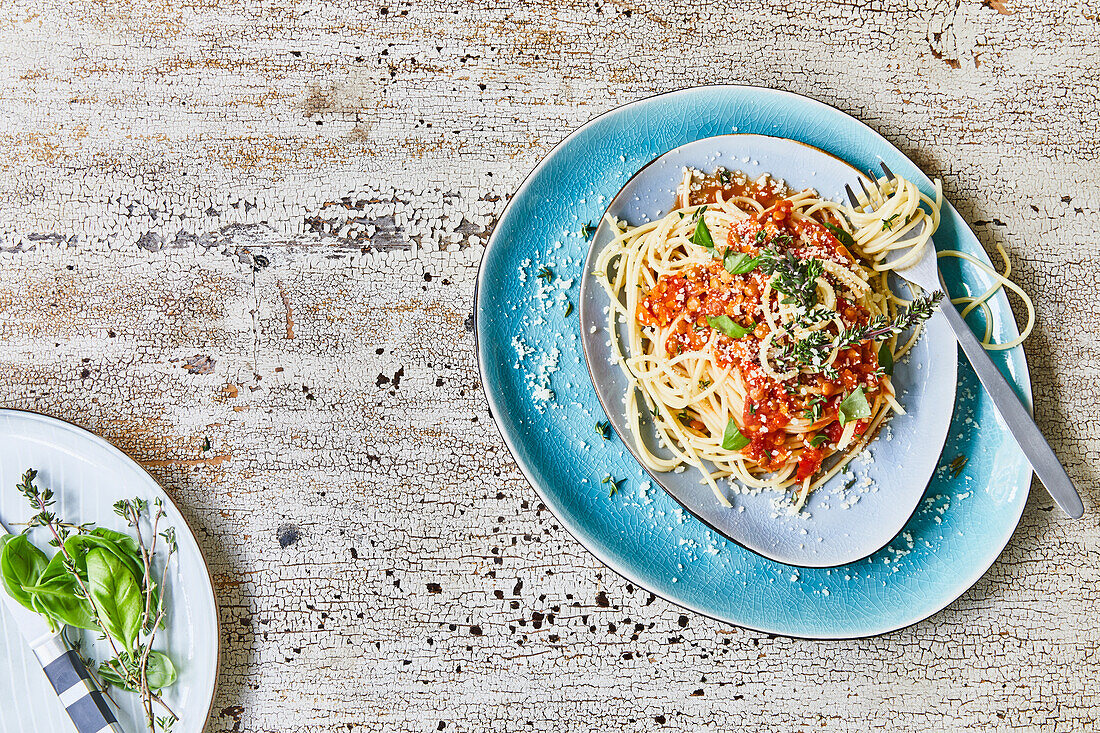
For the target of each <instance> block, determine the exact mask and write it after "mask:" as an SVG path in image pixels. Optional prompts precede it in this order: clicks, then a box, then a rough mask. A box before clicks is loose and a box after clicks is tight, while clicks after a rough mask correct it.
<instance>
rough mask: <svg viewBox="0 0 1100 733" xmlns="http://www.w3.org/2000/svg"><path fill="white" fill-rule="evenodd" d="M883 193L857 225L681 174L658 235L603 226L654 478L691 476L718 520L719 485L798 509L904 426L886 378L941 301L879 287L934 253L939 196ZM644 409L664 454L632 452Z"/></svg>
mask: <svg viewBox="0 0 1100 733" xmlns="http://www.w3.org/2000/svg"><path fill="white" fill-rule="evenodd" d="M889 183H890V185H892V186H893V188H892V189H887V193H888V195H887V196H886V197H885V198H884V199H883V200H881V201H878V202H875V203H877V204H878V206H874V207H873V206H871V205H870V204H871V203H872V202H868V206H866V207H864V209H863V210H861V211H855V210H853V209H847V208H845V207H842V206H840V205H839V204H836V203H835V202H832V201H828V200H825V199H821V198H819V197H818V196H817V194H816V193H815V192H814V191H812V190H805V191H800V192H792V191H790V190H788V189H787V187H786V186H785V185H784V184H783V183H782V182H781V181H778V180H775V179H773V178H770V177H769V176H766V175H765V176H761V177H759V178H757V179H755V180H750V179H749V178H748V177H747V176H746V175H745V174H744V173H741V172H738V171H727V170H721V169H720V170H718V171H716V172H715V173H713V174H710V175H707V174H703V173H701V172H700V171H696V170H691V169H688V170H685V174H684V179H683V182H682V183H681V184H680V187H679V190H678V192H677V197H676V208H675V209H674V210H673V211H671V212H670V213H668V214H667V215H665V216H664V217H662V218H661V219H660V220H658V221H655V222H651V223H649V224H645V225H642V226H637V227H629V226H625V225H622V224H620V223H619V222H611V224H612V225H613V226H614V230H615V232H616V233H617V236H616V237H615V240H614V242H613V243H612V244H611V245H609V246H608V247H606V248H605V249H604V250H603V252H602V253H601V255H600V257H599V258H598V260H597V266H596V275H597V279H598V280H599V281H600V282H601V284H602V285H603V286H604V288H605V289H606V290H607V292H608V295H609V296H610V298H611V305H610V307H609V308H608V327H609V331H610V333H611V336H612V338H611V342H612V348H613V352H614V353H615V358H616V360H617V361H618V363H619V365H620V366H621V368H622V369H623V371H624V373H625V374H626V375H627V377H628V379H629V381H630V384H631V386H630V388H629V389H628V392H627V395H626V410H627V417H628V421H629V422H630V427H631V430H632V432H633V434H634V438H635V443H636V445H637V448H638V453H639V455H640V456H641V458H642V461H643V463H645V464H646V466H647V467H648V468H650V469H652V470H656V471H670V470H675V469H677V468H678V467H680V466H683V465H690V466H694V467H696V468H698V469H700V470H701V471H702V474H703V480H704V481H706V482H707V483H709V484H710V485H711V487H712V488H713V490H714V492H715V495H716V496H717V497H718V499H719V500H720V501H721V502H722V503H724V504H726V505H729V499H728V498H727V496H726V495H725V493H724V492H723V491H722V490H721V489H720V488H719V486H718V480H720V479H722V478H727V479H728V480H729V481H731V482H735V483H737V484H740V485H741V486H743V487H747V488H749V489H757V488H772V489H782V490H791V491H792V492H793V493H794V508H795V509H798V508H800V507H801V506H802V504H803V503H804V502H805V500H806V496H807V495H808V493H809V492H810V491H811V490H812V489H813V488H814V487H816V486H818V485H820V484H821V483H823V482H824V481H826V480H828V478H829V477H831V476H832V475H833V474H834V473H835V472H836V471H838V470H840V469H841V467H842V466H843V464H844V463H846V462H847V460H849V459H850V458H851V457H852V455H853V454H854V453H855V452H858V450H860V449H861V448H862V447H863V445H864V444H865V443H866V441H867V440H868V439H869V438H870V437H871V435H873V434H874V432H875V430H877V428H878V427H879V426H880V425H881V423H882V421H883V419H884V418H885V417H886V416H887V414H888V413H889V412H890V411H891V410H895V411H898V412H903V409H902V407H901V405H900V404H899V403H898V401H897V399H896V397H895V393H894V387H893V385H892V383H891V378H890V377H891V374H892V369H893V363H894V360H895V359H896V358H898V357H900V356H901V355H902V354H903V353H904V352H905V351H906V350H908V348H909V347H910V346H911V345H912V344H913V342H914V341H915V339H916V338H917V337H918V336H919V329H920V324H921V323H923V321H924V320H926V319H927V318H928V317H929V316H930V315H931V313H932V311H933V310H934V307H935V305H936V303H937V302H938V300H939V299H940V298H941V297H942V293H934V294H926V295H922V296H921V297H916V298H913V299H911V300H906V299H904V298H902V297H900V296H898V295H897V294H895V293H894V292H892V291H891V289H890V287H889V284H888V282H887V277H888V273H889V271H890V269H892V267H893V266H894V265H895V264H896V262H897V261H898V260H897V259H894V260H892V261H891V263H889V264H887V263H886V262H885V261H884V259H885V255H886V254H887V253H890V252H893V253H895V254H900V255H901V258H902V259H905V258H908V257H910V256H914V257H915V256H919V255H920V252H919V250H920V248H921V247H923V246H931V244H930V238H931V235H932V232H933V231H934V230H935V228H936V225H937V224H938V222H939V203H940V202H939V198H940V197H939V189H938V185H937V196H936V200H935V201H933V200H931V199H929V198H928V197H925V196H924V195H922V194H921V193H920V192H919V191H918V190H917V189H916V186H914V185H913V184H911V183H909V182H907V181H905V180H904V179H895V180H894V181H893V182H889ZM879 214H881V215H879ZM918 224H919V225H921V227H922V228H921V229H920V230H918V231H920V236H919V237H916V238H915V239H906V240H904V241H902V237H903V236H904V235H905V234H906V233H907V232H909V231H910V230H913V229H914V228H915V227H916V226H918ZM899 250H900V252H899ZM905 333H909V334H910V335H909V337H908V338H906V339H905V340H904V342H899V336H900V335H901V334H905ZM639 394H640V395H641V396H642V399H643V400H644V401H645V404H646V405H647V407H648V408H649V411H650V413H651V414H652V416H653V423H654V425H655V427H656V429H657V435H658V439H659V443H660V448H663V449H664V451H662V452H663V453H667V454H668V455H658V454H657V453H656V452H654V451H651V450H649V449H648V448H647V447H646V445H645V443H644V441H643V440H642V439H641V433H640V421H641V410H640V409H639V407H640V405H639V404H638V395H639Z"/></svg>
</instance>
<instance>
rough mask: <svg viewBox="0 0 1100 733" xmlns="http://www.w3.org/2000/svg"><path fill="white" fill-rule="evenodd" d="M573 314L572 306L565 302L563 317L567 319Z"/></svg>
mask: <svg viewBox="0 0 1100 733" xmlns="http://www.w3.org/2000/svg"><path fill="white" fill-rule="evenodd" d="M572 313H573V304H572V303H570V302H566V304H565V317H566V318H568V317H569V316H570V315H571V314H572Z"/></svg>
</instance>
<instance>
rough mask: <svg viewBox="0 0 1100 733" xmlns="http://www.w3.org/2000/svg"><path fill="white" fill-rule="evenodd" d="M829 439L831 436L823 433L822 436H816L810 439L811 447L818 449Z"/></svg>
mask: <svg viewBox="0 0 1100 733" xmlns="http://www.w3.org/2000/svg"><path fill="white" fill-rule="evenodd" d="M828 439H829V436H827V435H825V434H824V433H822V434H821V435H815V436H814V437H813V438H811V439H810V447H811V448H816V447H818V446H819V445H821V444H822V443H824V442H825V441H827V440H828Z"/></svg>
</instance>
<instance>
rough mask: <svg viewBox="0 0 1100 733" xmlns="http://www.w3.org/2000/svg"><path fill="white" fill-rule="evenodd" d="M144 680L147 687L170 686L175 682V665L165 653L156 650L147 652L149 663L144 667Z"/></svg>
mask: <svg viewBox="0 0 1100 733" xmlns="http://www.w3.org/2000/svg"><path fill="white" fill-rule="evenodd" d="M145 681H146V682H147V683H148V684H149V689H151V690H159V689H161V688H163V687H171V686H172V685H173V684H175V682H176V665H174V664H172V660H171V659H169V658H168V656H167V655H165V654H163V653H162V652H158V651H155V650H154V651H151V652H149V664H148V665H147V666H146V667H145Z"/></svg>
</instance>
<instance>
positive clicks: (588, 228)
mask: <svg viewBox="0 0 1100 733" xmlns="http://www.w3.org/2000/svg"><path fill="white" fill-rule="evenodd" d="M595 233H596V227H594V226H593V225H592V224H585V225H584V226H582V227H581V236H582V237H584V238H585V239H589V238H591V237H592V235H593V234H595Z"/></svg>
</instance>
